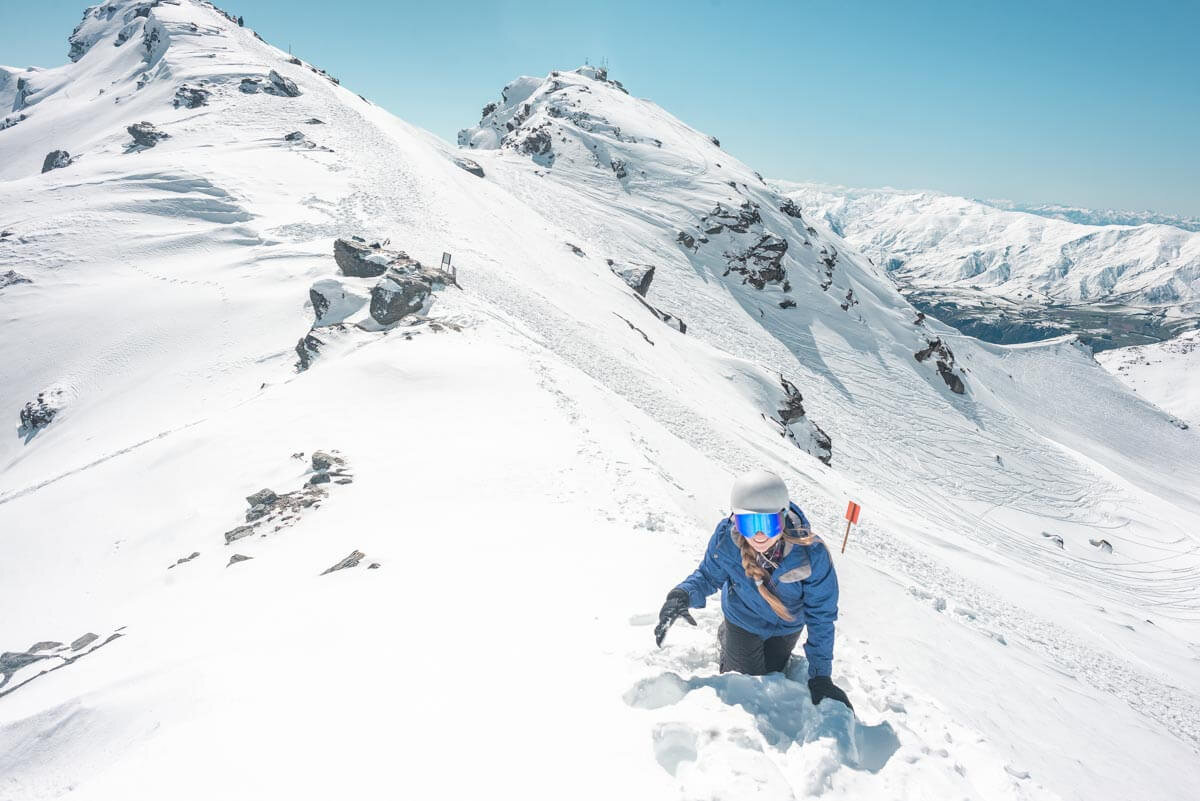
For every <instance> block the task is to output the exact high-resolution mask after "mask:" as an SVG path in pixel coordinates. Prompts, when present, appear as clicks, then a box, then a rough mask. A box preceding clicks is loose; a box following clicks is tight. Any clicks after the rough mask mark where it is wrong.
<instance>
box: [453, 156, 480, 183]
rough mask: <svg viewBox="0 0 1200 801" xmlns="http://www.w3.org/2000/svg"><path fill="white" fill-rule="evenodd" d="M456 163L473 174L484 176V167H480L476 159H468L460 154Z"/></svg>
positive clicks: (455, 160)
mask: <svg viewBox="0 0 1200 801" xmlns="http://www.w3.org/2000/svg"><path fill="white" fill-rule="evenodd" d="M454 163H455V164H456V165H457V166H459V167H461V168H462V169H464V170H466V171H467V172H469V173H471V175H475V176H478V177H479V178H482V177H483V167H480V166H479V162H477V161H475V160H474V159H468V158H463V157H462V156H459V157H458V158H456V159H454Z"/></svg>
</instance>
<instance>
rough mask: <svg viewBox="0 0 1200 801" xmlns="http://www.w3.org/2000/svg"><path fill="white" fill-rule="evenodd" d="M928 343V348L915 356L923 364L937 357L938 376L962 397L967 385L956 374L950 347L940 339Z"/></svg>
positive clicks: (930, 340)
mask: <svg viewBox="0 0 1200 801" xmlns="http://www.w3.org/2000/svg"><path fill="white" fill-rule="evenodd" d="M926 342H927V344H928V347H926V348H924V349H923V350H919V351H917V352H916V353H914V354H913V356H914V357H915V358H916V360H917V361H919V362H923V361H925V360H926V359H928V358H929V357H931V356H933V357H936V362H937V371H938V375H940V376H941V377H942V380H943V381H945V382H946V386H948V387H950V391H951V392H954V393H956V394H959V395H962V394H963V393H964V392H966V385H965V384H964V383H963V380H962V379H961V378H959V377H958V375H957V374H956V373H955V372H954V353H953V351H951V350H950V346H949V345H947V344H946V343H945V342H943V341H942V340H941V338H940V337H939V338H937V339H929V340H926Z"/></svg>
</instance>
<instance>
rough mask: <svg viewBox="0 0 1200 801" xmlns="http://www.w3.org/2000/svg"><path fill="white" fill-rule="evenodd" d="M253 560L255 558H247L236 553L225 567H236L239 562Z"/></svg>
mask: <svg viewBox="0 0 1200 801" xmlns="http://www.w3.org/2000/svg"><path fill="white" fill-rule="evenodd" d="M253 558H254V557H253V556H246V555H245V554H240V553H235V554H233V555H232V556H230V557H229V561H228V562H226V563H225V567H229V566H230V565H236V564H237V563H238V562H249V561H250V560H251V559H253Z"/></svg>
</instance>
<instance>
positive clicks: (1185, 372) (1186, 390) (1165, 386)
mask: <svg viewBox="0 0 1200 801" xmlns="http://www.w3.org/2000/svg"><path fill="white" fill-rule="evenodd" d="M1096 361H1098V362H1100V364H1101V365H1103V366H1104V369H1106V370H1108V371H1109V372H1110V373H1112V374H1113V375H1115V376H1116V377H1117V378H1119V379H1121V381H1122V382H1124V383H1125V384H1126V385H1127V386H1128V387H1129V388H1130V389H1132V390H1134V391H1135V392H1137V393H1138V394H1140V395H1141V396H1142V397H1144V398H1147V399H1149V400H1150V401H1151V402H1152V403H1154V404H1156V405H1158V406H1161V407H1162V408H1163V409H1165V410H1167V411H1168V412H1170V413H1171V414H1174V415H1176V416H1177V417H1179V418H1180V419H1182V420H1184V421H1186V422H1187V423H1188V424H1190V425H1193V426H1200V331H1189V332H1186V333H1183V334H1180V335H1179V336H1178V337H1176V338H1175V339H1170V340H1167V341H1166V342H1159V343H1156V344H1154V345H1135V346H1132V347H1128V348H1117V349H1115V350H1106V351H1104V352H1103V353H1098V354H1096Z"/></svg>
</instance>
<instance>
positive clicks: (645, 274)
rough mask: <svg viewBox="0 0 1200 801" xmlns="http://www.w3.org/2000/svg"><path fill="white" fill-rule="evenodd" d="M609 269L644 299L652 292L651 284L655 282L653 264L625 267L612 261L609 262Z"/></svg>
mask: <svg viewBox="0 0 1200 801" xmlns="http://www.w3.org/2000/svg"><path fill="white" fill-rule="evenodd" d="M608 268H609V269H610V270H612V271H613V273H615V274H616V275H617V276H619V277H620V279H621V280H622V281H624V282H625V283H626V284H628V285H629V287H630V289H632V290H633V291H634V292H636V293H638V294H639V295H641V296H642V297H646V293H647V292H649V291H650V282H651V281H653V280H654V266H653V265H651V264H631V265H623V264H616V263H614V262H613V261H612V260H611V259H609V262H608Z"/></svg>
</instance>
